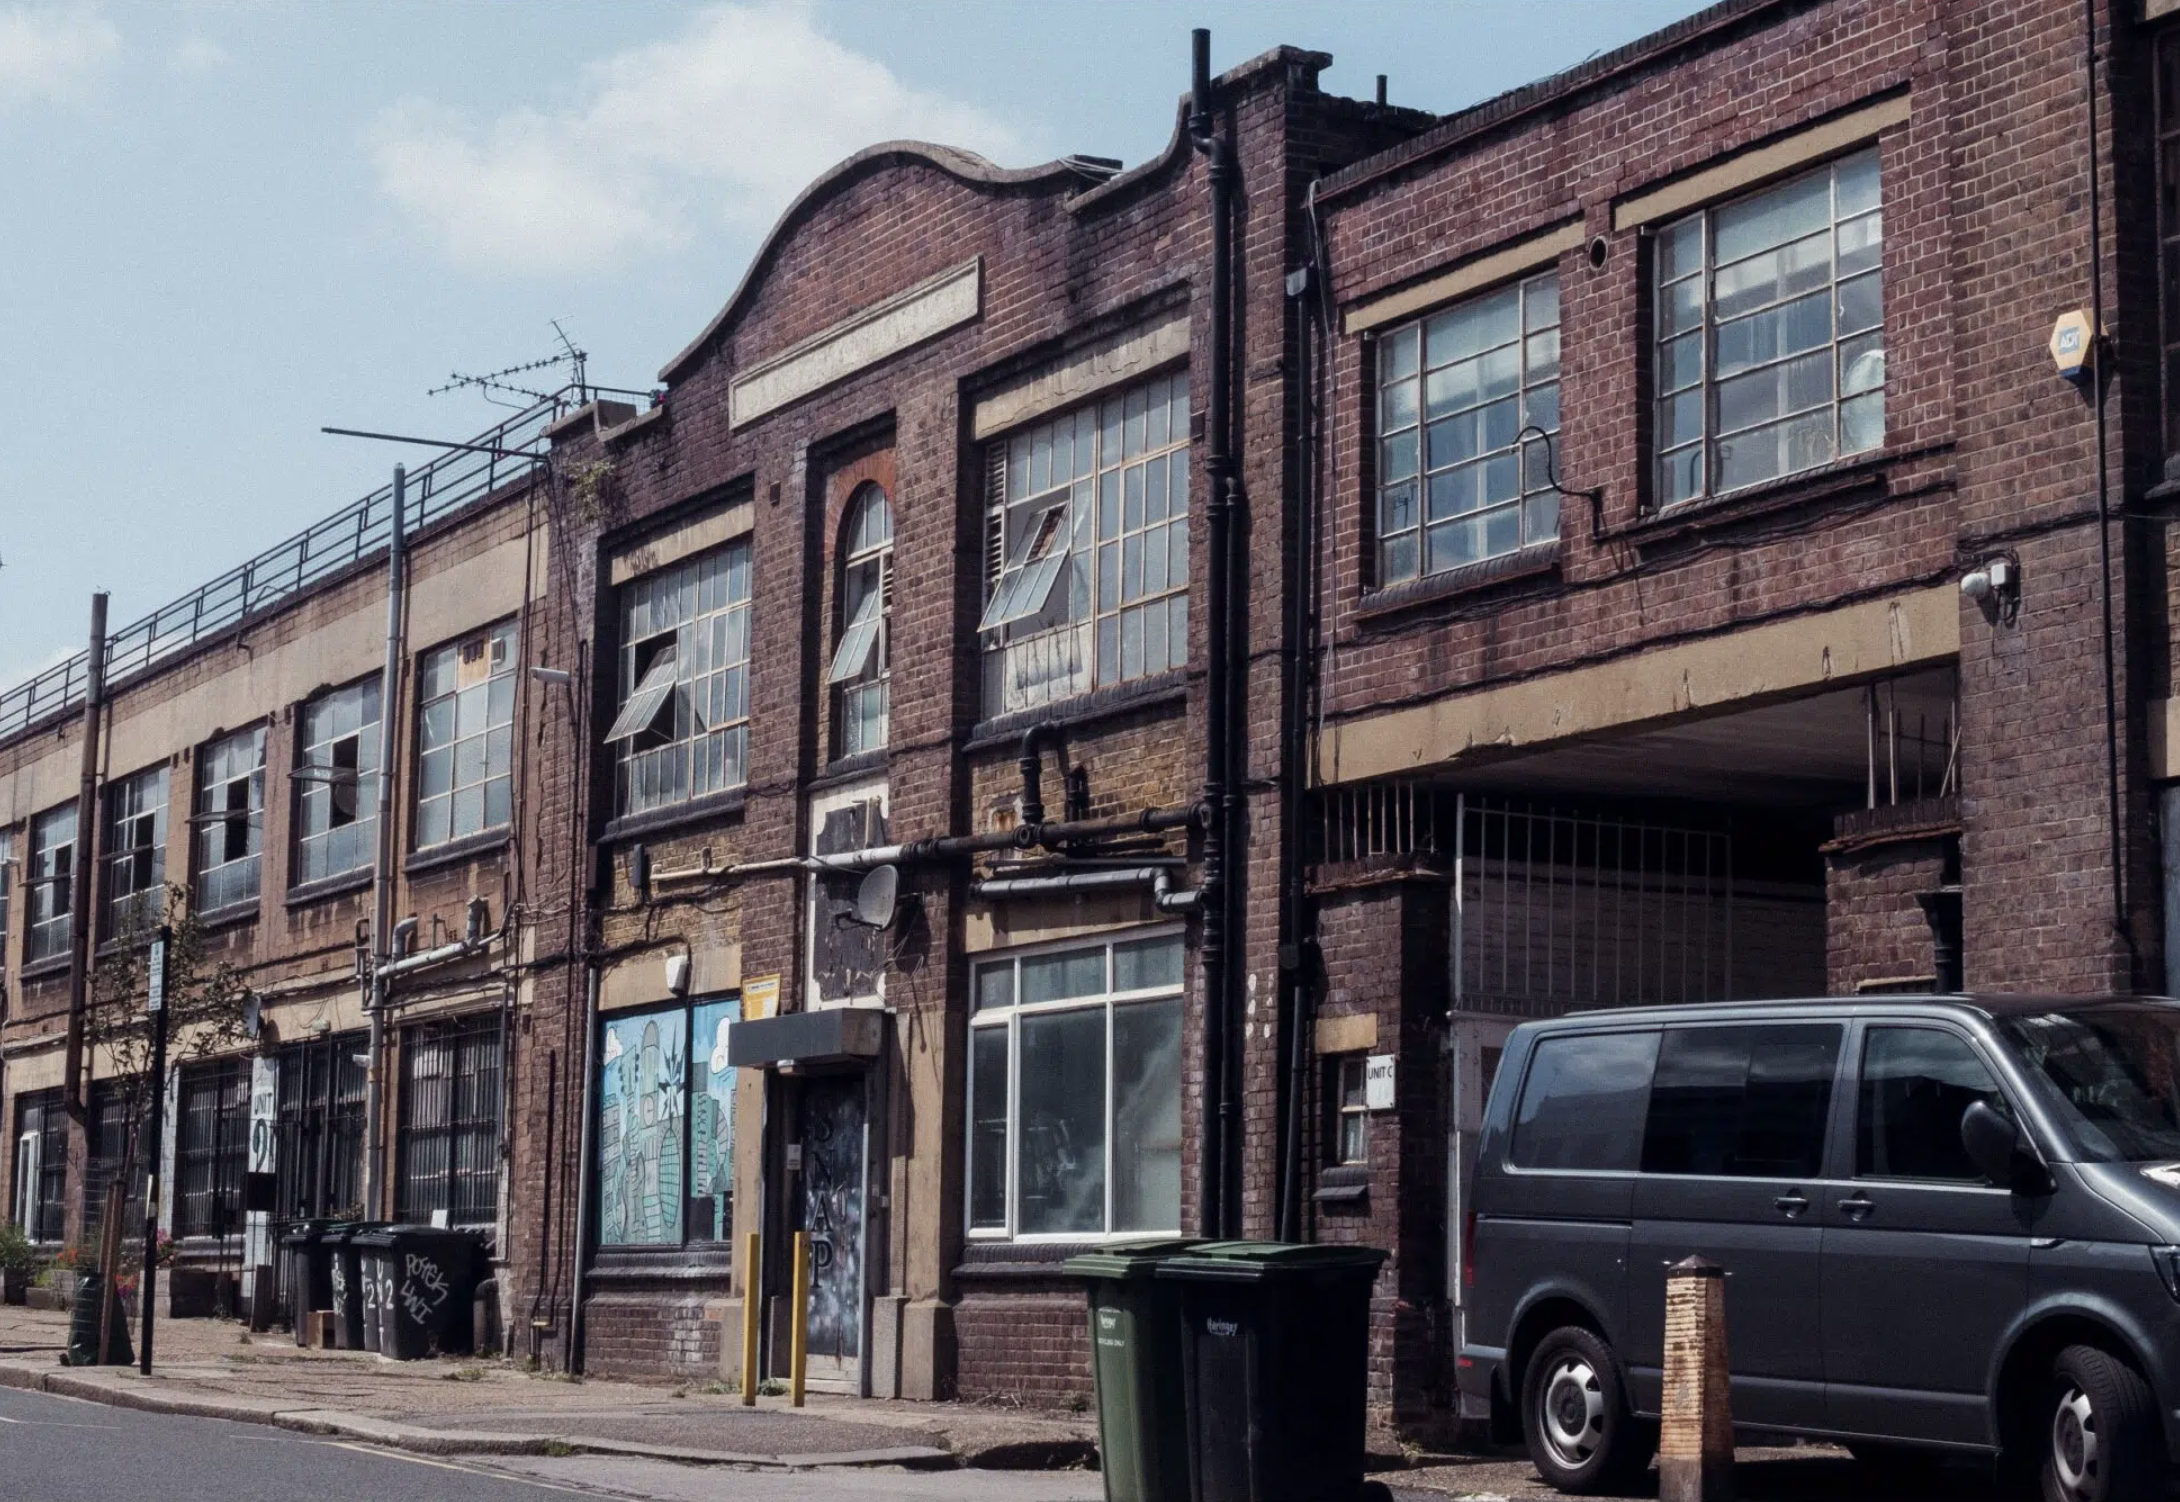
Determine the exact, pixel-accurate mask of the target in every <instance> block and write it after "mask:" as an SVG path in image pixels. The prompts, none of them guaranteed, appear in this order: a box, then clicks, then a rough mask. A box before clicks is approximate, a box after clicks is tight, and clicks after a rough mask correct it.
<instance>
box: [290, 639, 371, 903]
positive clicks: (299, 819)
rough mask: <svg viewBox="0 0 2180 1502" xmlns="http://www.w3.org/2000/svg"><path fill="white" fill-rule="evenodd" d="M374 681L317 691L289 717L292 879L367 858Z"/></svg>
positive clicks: (321, 876) (308, 878) (356, 866)
mask: <svg viewBox="0 0 2180 1502" xmlns="http://www.w3.org/2000/svg"><path fill="white" fill-rule="evenodd" d="M378 716H379V702H378V680H377V679H376V678H366V679H364V680H363V681H362V682H361V683H352V684H350V685H349V686H348V687H346V688H337V689H334V690H333V691H332V692H330V693H324V694H320V695H319V696H318V697H317V698H315V699H313V700H311V701H310V702H309V703H308V704H305V705H304V706H303V708H302V711H301V713H299V714H298V715H297V716H296V730H295V740H296V765H295V873H294V880H295V884H296V885H298V886H301V885H303V884H305V883H307V882H313V881H323V880H325V879H326V878H327V877H329V876H339V875H342V874H344V873H345V872H349V871H357V870H361V869H362V868H363V867H365V866H368V865H369V864H370V863H371V858H372V856H373V855H375V854H376V853H377V845H378V772H379V767H378Z"/></svg>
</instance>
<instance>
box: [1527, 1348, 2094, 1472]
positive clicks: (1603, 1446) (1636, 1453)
mask: <svg viewBox="0 0 2180 1502" xmlns="http://www.w3.org/2000/svg"><path fill="white" fill-rule="evenodd" d="M1521 1418H1522V1424H1521V1427H1522V1437H1523V1438H1524V1439H1525V1440H1527V1441H1528V1444H1529V1458H1530V1459H1531V1460H1533V1461H1535V1462H1536V1467H1537V1473H1538V1474H1539V1475H1541V1476H1542V1477H1543V1478H1544V1479H1545V1481H1546V1482H1548V1483H1550V1485H1551V1486H1552V1487H1554V1488H1555V1489H1556V1490H1559V1491H1563V1492H1573V1493H1576V1494H1578V1495H1580V1494H1585V1493H1589V1492H1597V1491H1602V1490H1604V1489H1606V1488H1607V1487H1609V1486H1611V1485H1613V1484H1614V1483H1616V1482H1619V1481H1622V1480H1625V1479H1627V1478H1628V1477H1630V1476H1631V1475H1633V1473H1634V1472H1635V1471H1637V1470H1639V1469H1640V1468H1641V1467H1642V1465H1643V1464H1644V1463H1645V1462H1646V1461H1648V1460H1649V1458H1650V1456H1649V1453H1648V1450H1649V1447H1648V1446H1647V1445H1645V1444H1644V1443H1643V1437H1644V1435H1643V1430H1642V1428H1641V1426H1639V1425H1638V1424H1637V1422H1636V1420H1635V1417H1634V1415H1632V1414H1630V1413H1629V1412H1628V1411H1627V1394H1626V1392H1625V1390H1624V1389H1623V1388H1622V1387H1621V1386H1620V1368H1619V1365H1618V1363H1616V1362H1615V1361H1614V1360H1613V1359H1612V1348H1611V1347H1610V1346H1608V1345H1606V1344H1605V1343H1604V1341H1602V1340H1600V1339H1599V1338H1598V1337H1597V1336H1596V1334H1595V1333H1593V1332H1592V1331H1589V1330H1585V1329H1583V1328H1582V1327H1581V1326H1579V1325H1563V1326H1561V1327H1560V1328H1559V1329H1557V1330H1554V1331H1553V1332H1552V1333H1551V1334H1549V1335H1547V1336H1545V1337H1544V1339H1543V1340H1542V1341H1540V1342H1538V1344H1537V1348H1536V1351H1535V1353H1534V1354H1533V1355H1531V1356H1530V1358H1529V1365H1528V1368H1527V1370H1525V1371H1524V1372H1523V1374H1522V1400H1521ZM2068 1502H2075V1499H2071V1498H2070V1499H2068ZM2098 1502H2103V1499H2101V1498H2100V1499H2098Z"/></svg>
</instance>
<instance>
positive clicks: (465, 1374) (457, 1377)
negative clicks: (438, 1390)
mask: <svg viewBox="0 0 2180 1502" xmlns="http://www.w3.org/2000/svg"><path fill="white" fill-rule="evenodd" d="M444 1375H445V1376H446V1379H447V1380H448V1381H449V1382H482V1381H483V1380H484V1368H483V1367H481V1366H458V1367H456V1368H455V1369H454V1370H453V1371H451V1372H447V1373H445V1374H444Z"/></svg>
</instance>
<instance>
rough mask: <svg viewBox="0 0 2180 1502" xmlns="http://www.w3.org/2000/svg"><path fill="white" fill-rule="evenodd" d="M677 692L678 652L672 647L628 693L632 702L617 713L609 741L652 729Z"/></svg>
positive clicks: (629, 700)
mask: <svg viewBox="0 0 2180 1502" xmlns="http://www.w3.org/2000/svg"><path fill="white" fill-rule="evenodd" d="M673 691H674V651H673V648H671V647H669V648H667V649H666V650H665V651H664V652H661V653H660V654H659V655H658V657H657V658H655V659H654V660H653V661H652V663H651V667H650V670H649V671H648V672H646V673H645V674H644V675H643V681H642V682H641V683H639V684H637V685H636V691H635V692H634V693H632V694H630V695H629V696H628V702H627V703H626V704H623V705H622V706H621V712H620V713H619V714H618V715H616V716H614V718H613V728H612V729H611V730H608V731H607V732H606V744H607V745H609V746H610V745H612V744H613V743H614V742H615V741H625V740H627V739H629V737H631V736H637V735H641V734H643V733H644V732H645V731H646V730H649V729H650V728H651V722H652V721H654V720H656V719H657V718H658V717H659V711H660V710H661V709H663V708H664V707H665V705H666V698H667V696H668V695H669V694H671V693H672V692H673Z"/></svg>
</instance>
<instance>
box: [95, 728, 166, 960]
mask: <svg viewBox="0 0 2180 1502" xmlns="http://www.w3.org/2000/svg"><path fill="white" fill-rule="evenodd" d="M99 863H100V864H101V865H102V866H104V867H105V872H106V880H105V888H106V891H105V898H106V912H105V920H104V921H105V924H106V937H107V938H110V939H111V938H119V937H120V936H121V935H123V934H125V933H127V932H129V931H130V930H131V929H136V928H142V927H144V926H145V925H147V924H155V923H157V922H158V921H159V916H160V913H161V910H162V907H163V900H162V899H163V898H164V897H165V894H166V879H167V769H166V768H165V767H151V768H149V769H147V770H145V771H142V772H138V773H136V774H135V775H134V776H132V777H120V778H116V779H115V780H114V781H113V782H112V783H110V784H108V786H107V788H106V838H105V849H103V850H102V851H100V853H99Z"/></svg>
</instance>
